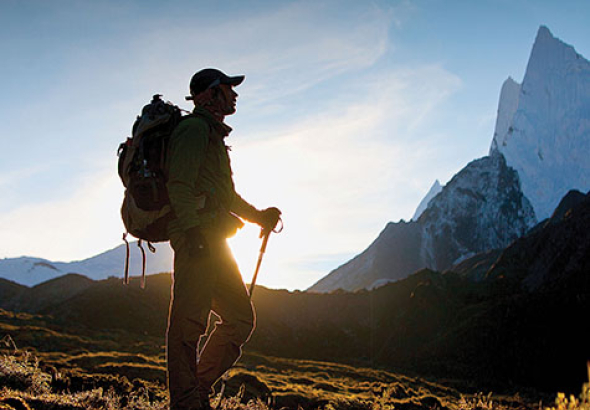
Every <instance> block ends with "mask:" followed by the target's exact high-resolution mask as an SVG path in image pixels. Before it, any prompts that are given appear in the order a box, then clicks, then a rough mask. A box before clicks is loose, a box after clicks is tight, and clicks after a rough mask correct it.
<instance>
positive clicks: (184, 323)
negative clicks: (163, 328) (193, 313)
mask: <svg viewBox="0 0 590 410" xmlns="http://www.w3.org/2000/svg"><path fill="white" fill-rule="evenodd" d="M206 328H207V322H206V320H203V318H202V317H194V318H191V317H187V316H183V317H172V318H171V320H170V322H169V325H168V331H167V335H166V336H167V339H168V341H169V342H177V343H193V342H195V343H196V342H198V340H199V338H200V337H201V335H203V334H204V333H205V330H206Z"/></svg>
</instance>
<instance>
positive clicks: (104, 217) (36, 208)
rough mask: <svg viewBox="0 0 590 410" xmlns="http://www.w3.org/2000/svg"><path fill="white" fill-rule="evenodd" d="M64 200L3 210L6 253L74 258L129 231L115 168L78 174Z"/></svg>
mask: <svg viewBox="0 0 590 410" xmlns="http://www.w3.org/2000/svg"><path fill="white" fill-rule="evenodd" d="M75 187H77V188H78V189H72V190H71V194H70V195H68V196H65V197H63V198H61V199H57V200H50V201H44V200H43V199H42V198H38V201H37V202H35V203H34V204H28V205H24V206H21V207H19V208H17V209H14V210H12V211H9V212H5V213H2V214H1V215H0V226H2V236H1V237H0V249H2V253H3V256H10V257H16V256H23V255H29V256H40V257H46V258H51V259H52V260H56V259H57V260H66V261H69V260H73V259H83V258H87V257H90V256H93V255H95V254H97V253H99V252H102V251H105V250H106V249H108V248H110V247H111V246H112V244H114V243H116V239H115V238H117V237H120V235H121V233H122V232H123V225H122V223H121V221H120V218H119V216H118V206H119V203H118V202H117V198H121V199H122V188H121V187H120V182H119V181H118V180H117V179H116V177H114V176H113V175H112V173H111V172H108V173H106V172H102V173H100V174H94V175H89V176H86V177H84V178H78V180H77V183H76V184H75Z"/></svg>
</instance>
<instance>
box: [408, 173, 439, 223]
mask: <svg viewBox="0 0 590 410" xmlns="http://www.w3.org/2000/svg"><path fill="white" fill-rule="evenodd" d="M440 191H442V185H441V184H440V182H438V179H437V180H436V181H434V184H432V186H431V187H430V190H429V191H428V193H427V194H426V196H425V197H424V199H422V201H420V203H419V204H418V207H417V208H416V212H414V216H413V217H412V221H416V220H417V219H418V218H420V215H422V212H424V210H426V208H427V207H428V203H429V202H430V200H431V199H432V198H434V197H435V196H436V195H438V193H439V192H440Z"/></svg>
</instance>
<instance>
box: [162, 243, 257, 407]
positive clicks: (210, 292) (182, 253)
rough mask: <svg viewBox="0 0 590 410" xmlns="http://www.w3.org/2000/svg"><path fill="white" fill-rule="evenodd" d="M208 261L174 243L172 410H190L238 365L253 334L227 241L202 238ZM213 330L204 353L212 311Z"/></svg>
mask: <svg viewBox="0 0 590 410" xmlns="http://www.w3.org/2000/svg"><path fill="white" fill-rule="evenodd" d="M203 234H204V235H205V237H206V239H207V241H208V244H209V256H205V257H197V258H195V257H191V255H189V252H188V248H187V244H186V241H185V238H184V236H182V237H173V238H171V245H172V248H173V249H174V274H173V284H172V299H171V301H170V313H169V316H168V331H167V334H166V355H167V361H168V388H169V391H170V408H171V409H190V408H191V407H196V406H197V405H198V403H199V395H201V397H202V395H203V394H204V392H207V393H208V391H209V390H210V389H211V386H212V385H213V384H214V383H215V381H217V379H218V378H219V377H221V376H222V375H223V374H224V373H225V371H226V370H227V369H229V368H230V367H231V366H233V364H234V363H235V362H236V361H237V360H238V359H239V357H240V355H241V347H242V345H243V344H244V343H246V342H247V341H248V339H249V338H250V335H251V334H252V331H253V330H254V322H255V319H254V310H253V306H252V303H251V302H250V299H249V298H248V293H247V290H246V286H245V285H244V282H243V281H242V277H241V275H240V272H239V270H238V266H237V264H236V262H235V260H234V258H233V255H232V253H231V250H230V249H229V246H228V245H227V243H226V240H225V238H224V237H221V236H219V235H215V234H212V233H210V232H203ZM211 310H213V311H214V312H215V313H216V314H217V315H218V316H219V317H220V318H221V322H217V323H216V324H215V329H214V331H213V332H212V333H211V334H210V336H209V337H208V339H207V341H206V344H205V346H204V347H203V348H202V350H201V352H197V348H198V345H199V339H200V338H201V336H202V335H203V334H204V333H205V330H206V328H207V320H208V317H209V313H210V311H211Z"/></svg>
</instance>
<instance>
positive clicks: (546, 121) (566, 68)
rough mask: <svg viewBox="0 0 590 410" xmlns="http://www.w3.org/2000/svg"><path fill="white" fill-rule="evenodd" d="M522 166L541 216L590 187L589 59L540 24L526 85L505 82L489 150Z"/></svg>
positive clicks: (524, 181) (525, 188)
mask: <svg viewBox="0 0 590 410" xmlns="http://www.w3.org/2000/svg"><path fill="white" fill-rule="evenodd" d="M494 151H499V152H500V153H502V154H503V155H504V157H505V158H506V162H507V164H508V165H509V166H511V167H513V168H514V169H516V170H517V171H518V174H519V176H520V179H521V184H522V190H523V192H524V194H525V195H526V196H527V198H528V199H529V200H530V201H531V203H532V205H533V208H534V209H535V213H536V215H537V218H538V219H539V220H542V219H545V218H547V217H549V216H551V212H552V211H553V209H554V208H555V207H556V206H557V204H558V203H559V200H560V199H561V198H562V197H563V196H564V195H565V194H566V193H567V192H568V191H569V190H570V189H579V190H581V191H583V192H586V191H588V189H590V160H589V159H588V153H589V152H590V62H588V61H587V60H586V59H584V58H583V57H582V56H581V55H580V54H578V53H577V52H576V51H575V50H574V48H573V47H572V46H570V45H567V44H565V43H563V42H562V41H561V40H559V39H557V38H555V37H553V35H552V34H551V32H550V31H549V29H547V28H546V27H541V28H540V29H539V31H538V33H537V38H536V40H535V43H534V45H533V49H532V52H531V56H530V59H529V62H528V65H527V69H526V73H525V76H524V80H523V82H522V85H518V84H517V83H516V82H514V81H513V80H512V79H508V80H507V81H506V82H505V83H504V86H503V87H502V92H501V95H500V103H499V108H498V119H497V122H496V130H495V133H494V139H493V141H492V144H491V148H490V152H494Z"/></svg>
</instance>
